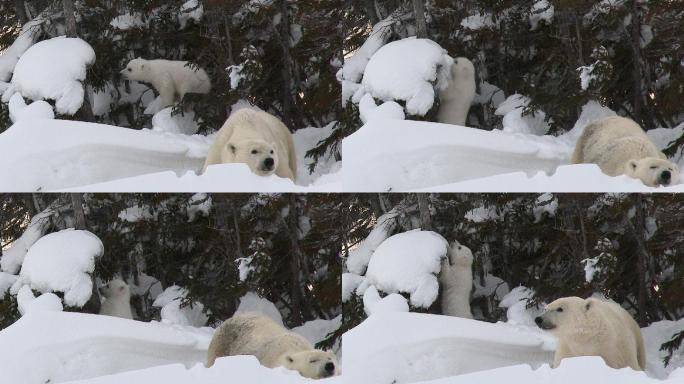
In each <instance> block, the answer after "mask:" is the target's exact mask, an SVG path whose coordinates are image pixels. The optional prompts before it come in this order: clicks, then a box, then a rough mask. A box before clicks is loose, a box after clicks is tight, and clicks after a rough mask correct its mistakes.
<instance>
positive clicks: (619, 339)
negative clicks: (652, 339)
mask: <svg viewBox="0 0 684 384" xmlns="http://www.w3.org/2000/svg"><path fill="white" fill-rule="evenodd" d="M559 309H560V310H561V311H559ZM535 320H536V321H537V324H538V325H539V327H541V328H543V329H549V330H551V332H552V333H553V334H554V335H555V336H556V337H558V346H557V347H556V353H555V356H554V358H553V367H554V368H555V367H558V365H559V364H560V362H561V360H563V359H564V358H566V357H575V356H600V357H602V358H603V360H604V361H605V362H606V364H607V365H608V366H609V367H612V368H625V367H631V368H632V369H634V370H638V371H641V370H643V369H644V368H645V367H646V354H645V351H644V340H643V337H642V335H641V329H639V325H638V324H637V323H636V322H635V321H634V319H632V316H630V314H629V313H628V312H627V311H626V310H624V309H623V308H622V307H620V306H619V305H617V304H616V303H613V302H609V301H601V300H597V299H593V298H589V299H586V300H584V299H581V298H579V297H564V298H561V299H558V300H556V301H554V302H553V303H551V304H549V305H547V306H546V308H545V309H544V312H543V313H542V314H541V315H540V316H539V317H537V319H535Z"/></svg>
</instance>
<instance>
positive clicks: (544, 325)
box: [534, 316, 556, 330]
mask: <svg viewBox="0 0 684 384" xmlns="http://www.w3.org/2000/svg"><path fill="white" fill-rule="evenodd" d="M534 322H535V323H536V324H537V326H538V327H539V328H541V329H546V330H549V329H554V328H556V326H555V325H553V324H552V323H550V322H548V321H544V318H543V317H541V316H537V317H535V318H534Z"/></svg>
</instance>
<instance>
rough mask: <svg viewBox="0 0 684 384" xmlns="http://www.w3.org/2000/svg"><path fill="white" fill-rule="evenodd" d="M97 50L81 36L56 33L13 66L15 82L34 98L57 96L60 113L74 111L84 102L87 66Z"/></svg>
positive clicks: (67, 113)
mask: <svg viewBox="0 0 684 384" xmlns="http://www.w3.org/2000/svg"><path fill="white" fill-rule="evenodd" d="M94 62H95V51H94V50H93V48H92V47H91V46H90V45H89V44H88V43H86V42H85V41H83V40H81V39H79V38H68V37H63V36H60V37H55V38H52V39H49V40H44V41H41V42H38V43H36V44H34V45H33V46H32V47H31V48H29V49H28V50H27V51H26V52H25V53H24V54H23V55H22V56H21V58H20V59H19V61H18V62H17V65H16V67H15V68H14V76H13V77H12V84H13V85H14V87H15V90H16V91H17V92H19V93H21V95H22V96H24V97H27V98H29V99H31V100H45V99H51V100H55V101H56V104H55V108H56V110H57V112H58V113H61V114H64V115H73V114H75V113H76V112H77V111H78V110H79V109H80V108H81V105H83V95H84V90H83V84H82V83H81V82H82V81H83V80H85V78H86V67H87V66H88V65H91V64H93V63H94Z"/></svg>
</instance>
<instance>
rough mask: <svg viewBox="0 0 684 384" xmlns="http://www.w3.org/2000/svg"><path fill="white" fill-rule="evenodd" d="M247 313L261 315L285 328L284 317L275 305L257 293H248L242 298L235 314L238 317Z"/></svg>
mask: <svg viewBox="0 0 684 384" xmlns="http://www.w3.org/2000/svg"><path fill="white" fill-rule="evenodd" d="M246 312H255V313H260V314H262V315H264V316H266V317H268V318H270V319H271V320H273V321H275V322H276V324H279V325H282V326H284V325H283V316H282V315H281V314H280V311H279V310H278V308H277V307H276V306H275V304H273V303H272V302H270V301H268V300H267V299H264V298H263V297H261V296H259V295H258V294H256V292H247V293H246V294H245V295H244V296H242V297H241V298H240V305H239V306H238V309H237V310H236V311H235V314H236V315H237V314H238V313H246Z"/></svg>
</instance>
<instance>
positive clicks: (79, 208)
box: [71, 193, 86, 230]
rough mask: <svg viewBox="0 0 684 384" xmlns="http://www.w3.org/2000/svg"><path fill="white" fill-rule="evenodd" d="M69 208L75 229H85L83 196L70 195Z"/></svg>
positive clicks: (77, 194)
mask: <svg viewBox="0 0 684 384" xmlns="http://www.w3.org/2000/svg"><path fill="white" fill-rule="evenodd" d="M71 207H72V208H73V210H74V219H75V220H76V229H80V230H83V229H86V219H85V213H84V212H83V196H81V194H80V193H72V194H71Z"/></svg>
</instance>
